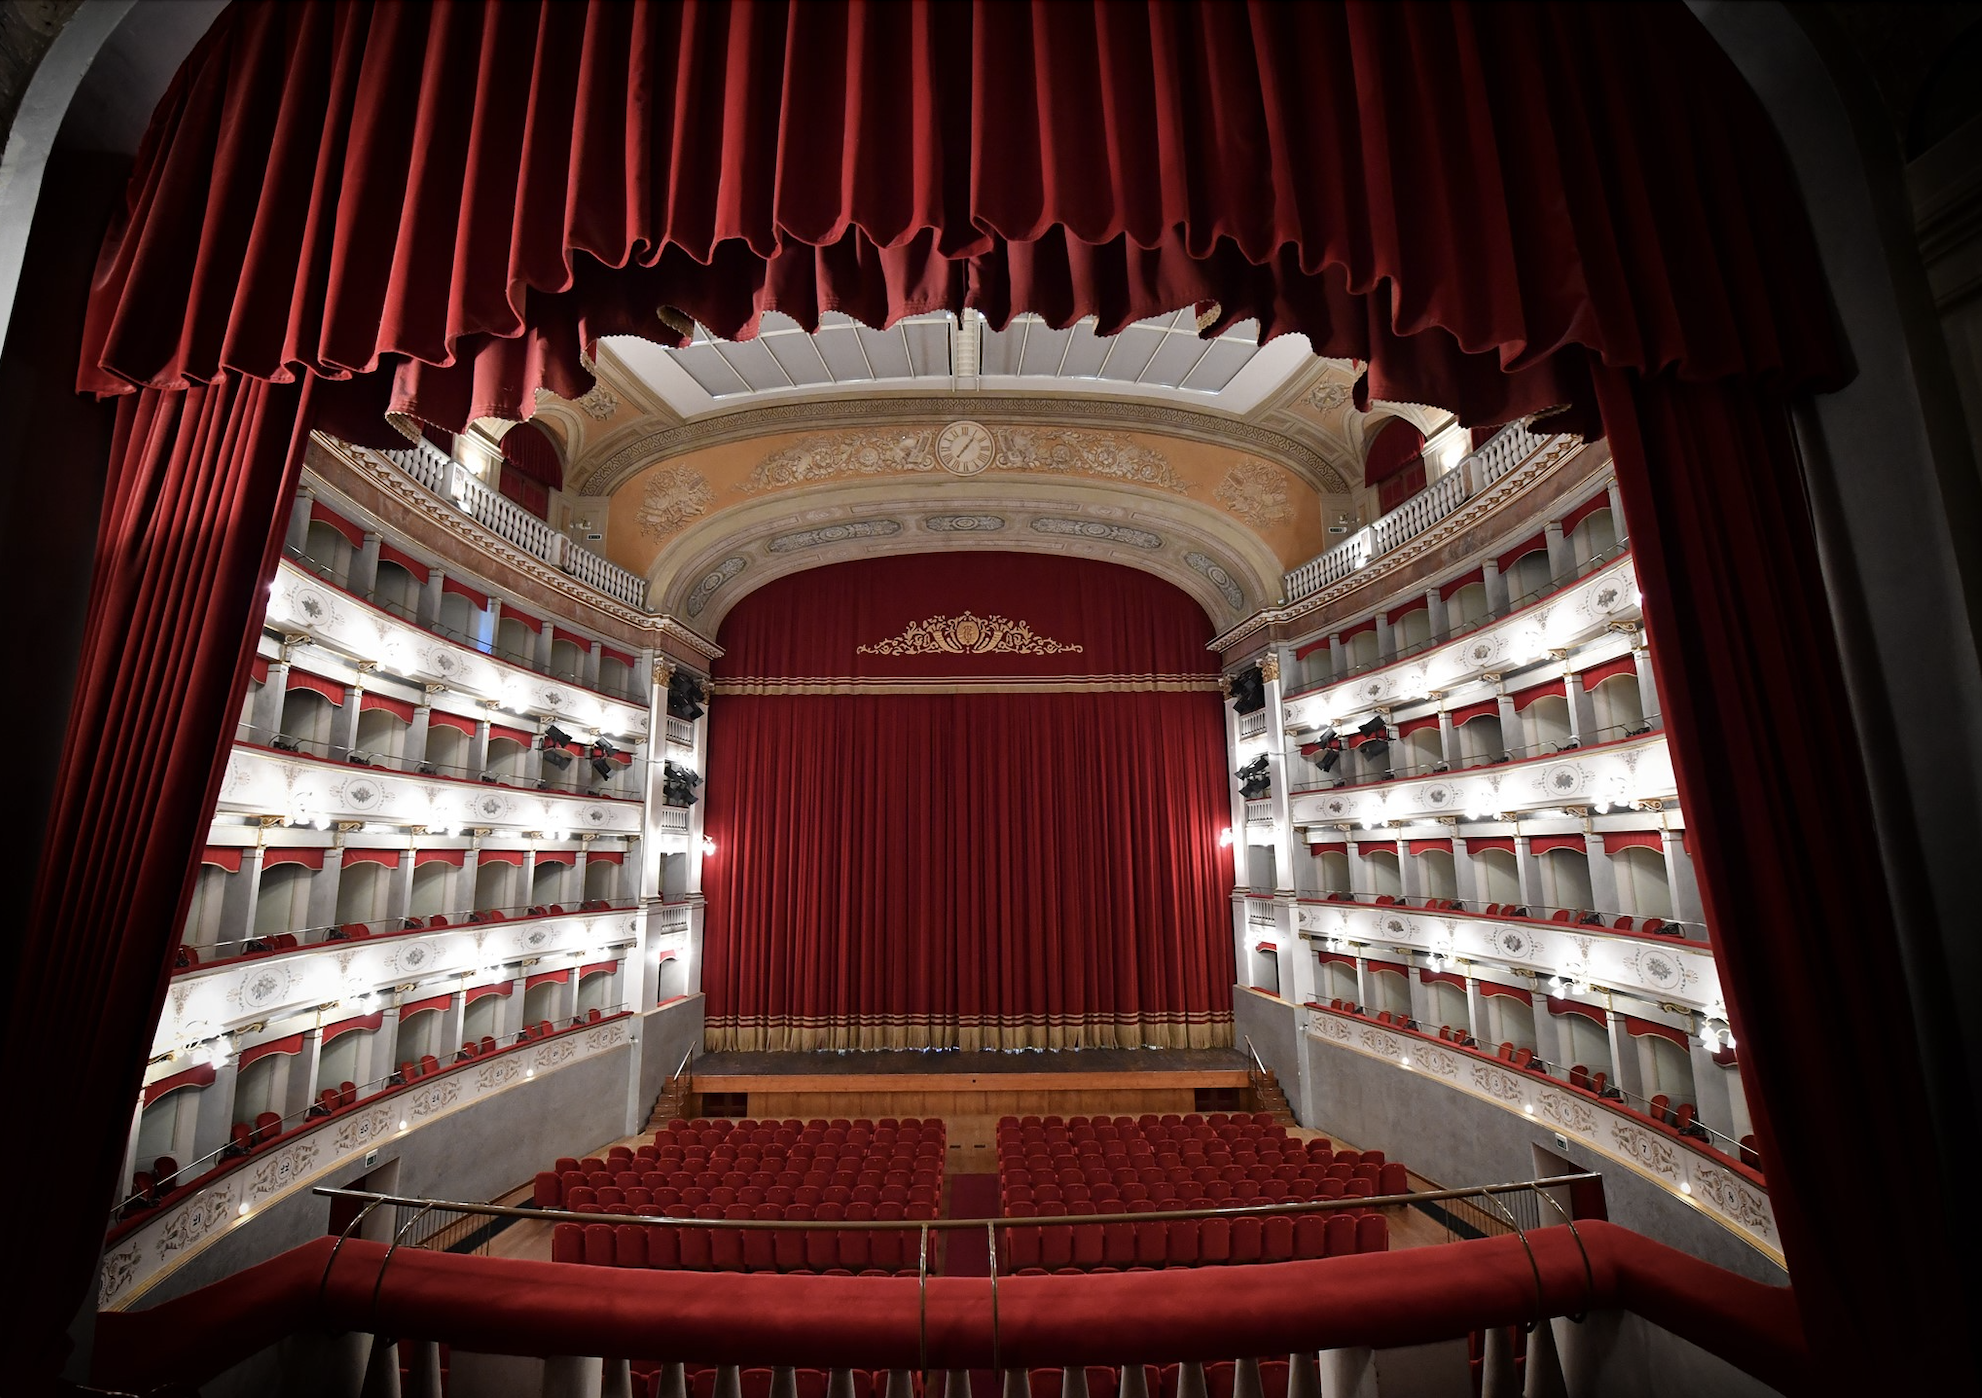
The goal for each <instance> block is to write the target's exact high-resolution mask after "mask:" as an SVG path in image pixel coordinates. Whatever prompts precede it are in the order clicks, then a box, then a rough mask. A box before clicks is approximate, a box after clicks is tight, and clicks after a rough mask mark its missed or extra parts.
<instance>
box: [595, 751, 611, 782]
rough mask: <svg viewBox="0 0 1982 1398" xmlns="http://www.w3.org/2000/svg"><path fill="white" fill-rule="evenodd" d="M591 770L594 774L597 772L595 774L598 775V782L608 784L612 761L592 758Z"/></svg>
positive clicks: (603, 758) (604, 758) (608, 758)
mask: <svg viewBox="0 0 1982 1398" xmlns="http://www.w3.org/2000/svg"><path fill="white" fill-rule="evenodd" d="M592 770H593V771H594V772H597V773H598V774H599V780H600V781H602V782H609V781H611V780H612V759H611V758H610V757H595V758H593V759H592Z"/></svg>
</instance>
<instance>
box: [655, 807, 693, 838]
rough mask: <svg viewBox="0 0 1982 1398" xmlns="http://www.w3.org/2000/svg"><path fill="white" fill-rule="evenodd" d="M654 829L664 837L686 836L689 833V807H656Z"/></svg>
mask: <svg viewBox="0 0 1982 1398" xmlns="http://www.w3.org/2000/svg"><path fill="white" fill-rule="evenodd" d="M654 828H655V829H656V830H658V831H660V832H661V833H662V834H664V835H686V834H687V833H688V807H686V806H656V807H655V808H654Z"/></svg>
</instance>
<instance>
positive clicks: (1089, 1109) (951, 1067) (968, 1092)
mask: <svg viewBox="0 0 1982 1398" xmlns="http://www.w3.org/2000/svg"><path fill="white" fill-rule="evenodd" d="M688 1071H689V1076H690V1078H691V1080H692V1081H693V1083H694V1090H695V1092H696V1094H697V1096H698V1097H700V1098H702V1099H703V1100H704V1101H705V1102H706V1101H708V1100H709V1099H710V1098H711V1097H715V1098H716V1099H717V1100H720V1101H722V1102H724V1103H725V1104H727V1105H728V1107H729V1109H731V1110H737V1108H738V1105H739V1104H747V1105H743V1106H742V1107H741V1110H740V1111H739V1112H738V1114H740V1115H741V1114H747V1115H750V1116H756V1117H786V1116H795V1117H801V1118H809V1117H821V1116H823V1117H835V1116H845V1117H856V1116H865V1117H881V1116H936V1117H942V1118H944V1119H945V1120H947V1121H949V1122H950V1123H951V1130H952V1135H951V1141H952V1144H957V1143H959V1142H961V1143H962V1144H963V1145H964V1146H965V1148H966V1149H971V1148H974V1147H977V1146H980V1145H981V1146H989V1144H990V1142H991V1137H992V1134H993V1132H994V1131H995V1130H996V1127H997V1120H998V1118H999V1117H1001V1116H1007V1115H1024V1114H1026V1113H1028V1112H1032V1113H1039V1114H1045V1113H1048V1112H1058V1113H1060V1114H1062V1115H1073V1114H1075V1113H1085V1114H1089V1115H1092V1114H1096V1113H1106V1114H1110V1115H1129V1116H1135V1115H1140V1114H1141V1113H1143V1112H1189V1111H1195V1110H1198V1109H1200V1107H1208V1108H1209V1109H1212V1110H1216V1109H1219V1108H1220V1107H1223V1108H1225V1109H1227V1110H1229V1109H1230V1107H1233V1106H1236V1105H1237V1101H1236V1096H1235V1095H1236V1094H1238V1093H1242V1092H1243V1091H1244V1090H1245V1088H1246V1086H1247V1077H1246V1058H1245V1055H1244V1054H1242V1053H1240V1052H1239V1051H1238V1050H1236V1049H1108V1048H1092V1049H1045V1050H1037V1051H1025V1052H1018V1053H997V1052H984V1051H969V1050H963V1049H931V1050H913V1049H911V1050H900V1051H890V1050H865V1051H853V1052H847V1053H710V1054H704V1055H703V1056H702V1057H700V1058H697V1059H696V1060H695V1061H694V1062H693V1063H691V1064H690V1065H689V1070H688ZM1201 1094H1205V1095H1203V1096H1201ZM1228 1098H1229V1099H1232V1100H1231V1101H1230V1103H1229V1105H1227V1103H1226V1100H1225V1099H1228ZM958 1163H962V1162H958Z"/></svg>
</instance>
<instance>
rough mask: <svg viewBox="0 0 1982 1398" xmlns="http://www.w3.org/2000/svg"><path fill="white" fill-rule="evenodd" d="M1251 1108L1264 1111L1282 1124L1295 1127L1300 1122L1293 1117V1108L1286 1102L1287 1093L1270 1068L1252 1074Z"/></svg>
mask: <svg viewBox="0 0 1982 1398" xmlns="http://www.w3.org/2000/svg"><path fill="white" fill-rule="evenodd" d="M1252 1095H1253V1110H1254V1111H1256V1112H1266V1113H1267V1114H1268V1115H1270V1116H1271V1117H1272V1118H1273V1119H1274V1120H1275V1121H1277V1122H1279V1123H1280V1124H1281V1125H1282V1126H1286V1127H1290V1128H1291V1127H1296V1126H1299V1125H1300V1123H1299V1122H1298V1121H1296V1120H1295V1119H1294V1109H1293V1108H1292V1107H1291V1106H1289V1105H1288V1103H1287V1094H1286V1092H1285V1091H1284V1090H1283V1089H1282V1088H1281V1086H1280V1079H1279V1078H1277V1077H1276V1076H1275V1075H1274V1074H1273V1071H1272V1070H1271V1069H1268V1070H1267V1071H1266V1072H1265V1073H1263V1074H1262V1073H1257V1072H1255V1073H1254V1074H1253V1075H1252Z"/></svg>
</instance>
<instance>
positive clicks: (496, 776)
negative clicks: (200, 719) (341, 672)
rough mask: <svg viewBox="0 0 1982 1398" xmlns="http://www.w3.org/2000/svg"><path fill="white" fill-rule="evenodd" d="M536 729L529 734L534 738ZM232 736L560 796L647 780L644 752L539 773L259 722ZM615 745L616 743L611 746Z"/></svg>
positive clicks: (623, 794) (251, 743) (608, 795)
mask: <svg viewBox="0 0 1982 1398" xmlns="http://www.w3.org/2000/svg"><path fill="white" fill-rule="evenodd" d="M536 736H537V735H535V734H533V735H532V737H533V738H535V737H536ZM234 741H235V742H236V743H237V744H241V745H244V746H247V747H253V748H265V749H267V750H268V751H270V752H284V753H291V754H294V755H295V756H298V757H308V758H313V759H315V760H316V761H319V762H332V763H336V762H342V763H344V764H346V765H348V766H351V767H357V768H370V769H372V770H374V771H379V772H402V773H406V774H408V775H410V776H420V777H444V778H446V779H447V780H448V781H455V782H475V783H478V784H479V785H482V786H500V787H507V788H509V789H510V790H513V791H548V792H554V793H556V794H557V795H560V796H587V797H593V798H598V799H608V800H615V801H634V800H638V799H639V795H638V793H639V791H640V790H641V788H642V787H643V786H644V785H645V784H646V780H647V761H646V759H645V758H644V757H641V756H635V755H633V754H630V753H629V754H627V756H629V757H631V758H632V760H631V761H628V762H620V761H618V760H616V759H613V758H607V759H605V760H607V761H609V762H612V776H611V777H609V778H607V777H601V776H600V775H599V774H598V771H597V770H596V769H595V768H593V767H592V766H591V759H590V758H586V757H582V756H580V755H578V754H576V753H574V754H572V764H571V765H570V766H568V767H565V768H562V769H560V768H557V767H553V766H551V765H549V764H547V763H546V764H544V768H543V775H542V776H535V777H533V776H530V775H529V774H527V773H521V772H509V771H503V770H500V767H501V764H500V763H498V764H497V765H496V766H485V767H480V768H478V767H474V766H472V765H469V764H467V763H462V762H436V761H434V760H433V759H432V758H427V757H420V758H413V757H401V756H395V755H394V754H392V753H389V752H382V751H379V750H377V749H372V748H361V747H355V746H354V747H350V748H346V747H344V746H343V745H342V744H338V743H332V742H330V741H329V740H328V739H324V738H303V737H298V736H297V735H296V734H294V733H285V732H283V731H282V730H281V729H271V728H261V727H258V726H256V725H255V724H252V723H242V724H238V725H236V726H235V729H234ZM539 750H540V749H539V747H538V746H535V745H533V746H531V747H529V748H527V749H524V750H523V751H521V752H520V753H513V754H511V756H512V757H515V756H520V757H522V758H524V759H525V760H526V761H530V762H532V763H535V762H539V761H541V759H540V758H538V757H537V756H536V754H537V753H538V752H539ZM615 751H618V749H615Z"/></svg>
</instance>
